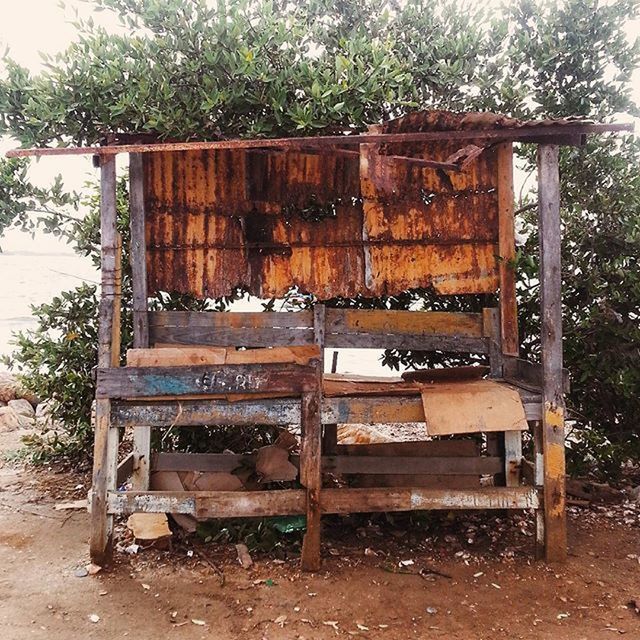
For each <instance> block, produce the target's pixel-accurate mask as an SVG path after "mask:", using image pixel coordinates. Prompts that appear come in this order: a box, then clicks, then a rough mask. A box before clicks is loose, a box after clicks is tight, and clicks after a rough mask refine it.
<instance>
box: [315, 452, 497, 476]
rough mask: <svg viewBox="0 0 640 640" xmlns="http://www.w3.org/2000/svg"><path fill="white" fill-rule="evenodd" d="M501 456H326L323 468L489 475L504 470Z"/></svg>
mask: <svg viewBox="0 0 640 640" xmlns="http://www.w3.org/2000/svg"><path fill="white" fill-rule="evenodd" d="M502 466H503V465H502V461H501V459H500V458H499V457H497V456H496V457H481V456H478V457H474V458H471V457H468V458H464V457H462V458H457V457H420V458H418V457H413V456H323V457H322V470H323V471H331V472H333V473H337V474H361V473H367V474H372V475H378V474H397V473H399V474H422V475H443V476H445V475H451V476H453V475H470V476H476V475H489V474H494V473H498V472H500V471H501V470H502Z"/></svg>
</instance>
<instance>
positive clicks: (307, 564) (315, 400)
mask: <svg viewBox="0 0 640 640" xmlns="http://www.w3.org/2000/svg"><path fill="white" fill-rule="evenodd" d="M313 328H314V342H315V343H316V345H317V346H318V347H320V348H321V349H323V348H324V331H325V308H324V305H322V304H316V305H315V307H314V309H313ZM321 367H322V359H321V360H320V362H318V363H317V365H316V384H315V387H314V388H312V389H310V390H309V391H307V392H306V393H304V394H303V396H302V406H301V409H300V414H301V420H300V428H301V431H302V442H301V444H300V484H302V486H303V487H305V489H306V492H307V500H306V513H307V530H306V532H305V535H304V539H303V541H302V554H301V562H302V569H303V570H305V571H317V570H318V569H320V559H321V555H320V538H321V522H320V520H321V513H320V496H321V492H322V422H321V415H320V412H321V410H322V373H323V371H322V368H321Z"/></svg>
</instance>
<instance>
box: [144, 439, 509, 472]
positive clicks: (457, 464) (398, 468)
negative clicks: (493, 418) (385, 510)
mask: <svg viewBox="0 0 640 640" xmlns="http://www.w3.org/2000/svg"><path fill="white" fill-rule="evenodd" d="M418 444H421V443H418ZM354 446H359V445H354ZM255 459H256V455H255V454H246V455H245V454H235V453H156V454H154V455H153V459H152V465H151V467H152V470H153V471H201V472H227V473H228V472H231V471H233V470H234V469H237V468H238V467H240V466H243V465H247V464H248V465H251V464H254V463H255ZM290 461H291V462H292V463H293V464H295V465H299V457H298V456H291V457H290ZM501 469H502V459H501V458H498V457H486V456H485V457H480V456H462V457H460V456H445V457H442V456H426V457H418V456H375V455H366V456H365V455H323V456H322V471H323V473H337V474H363V473H366V474H372V475H386V474H401V475H402V474H422V475H442V476H456V475H470V476H478V475H487V474H493V473H497V472H499V471H500V470H501Z"/></svg>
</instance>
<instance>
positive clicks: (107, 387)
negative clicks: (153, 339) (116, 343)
mask: <svg viewBox="0 0 640 640" xmlns="http://www.w3.org/2000/svg"><path fill="white" fill-rule="evenodd" d="M315 384H316V378H315V369H314V368H313V367H311V366H309V367H303V366H299V365H295V364H270V365H225V366H215V365H210V366H209V365H198V366H186V367H123V368H119V369H98V380H97V387H96V396H97V397H98V398H144V397H150V396H151V397H158V396H171V397H180V396H192V395H216V394H217V395H228V394H257V393H275V394H278V393H290V394H292V395H298V394H300V393H302V392H303V391H306V390H308V389H310V388H313V386H314V385H315Z"/></svg>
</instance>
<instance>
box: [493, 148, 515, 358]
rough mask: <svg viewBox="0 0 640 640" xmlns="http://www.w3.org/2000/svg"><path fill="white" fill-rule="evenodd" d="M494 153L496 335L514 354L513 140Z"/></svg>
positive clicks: (504, 350)
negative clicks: (497, 328) (498, 335)
mask: <svg viewBox="0 0 640 640" xmlns="http://www.w3.org/2000/svg"><path fill="white" fill-rule="evenodd" d="M497 153H498V185H497V188H498V256H499V261H500V262H499V271H500V335H501V338H502V353H503V354H508V355H512V356H517V355H518V351H519V346H520V340H519V336H518V308H517V304H516V273H515V264H514V263H515V258H516V240H515V220H514V213H513V199H514V196H513V144H512V143H511V142H503V143H502V144H499V145H498V146H497Z"/></svg>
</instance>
